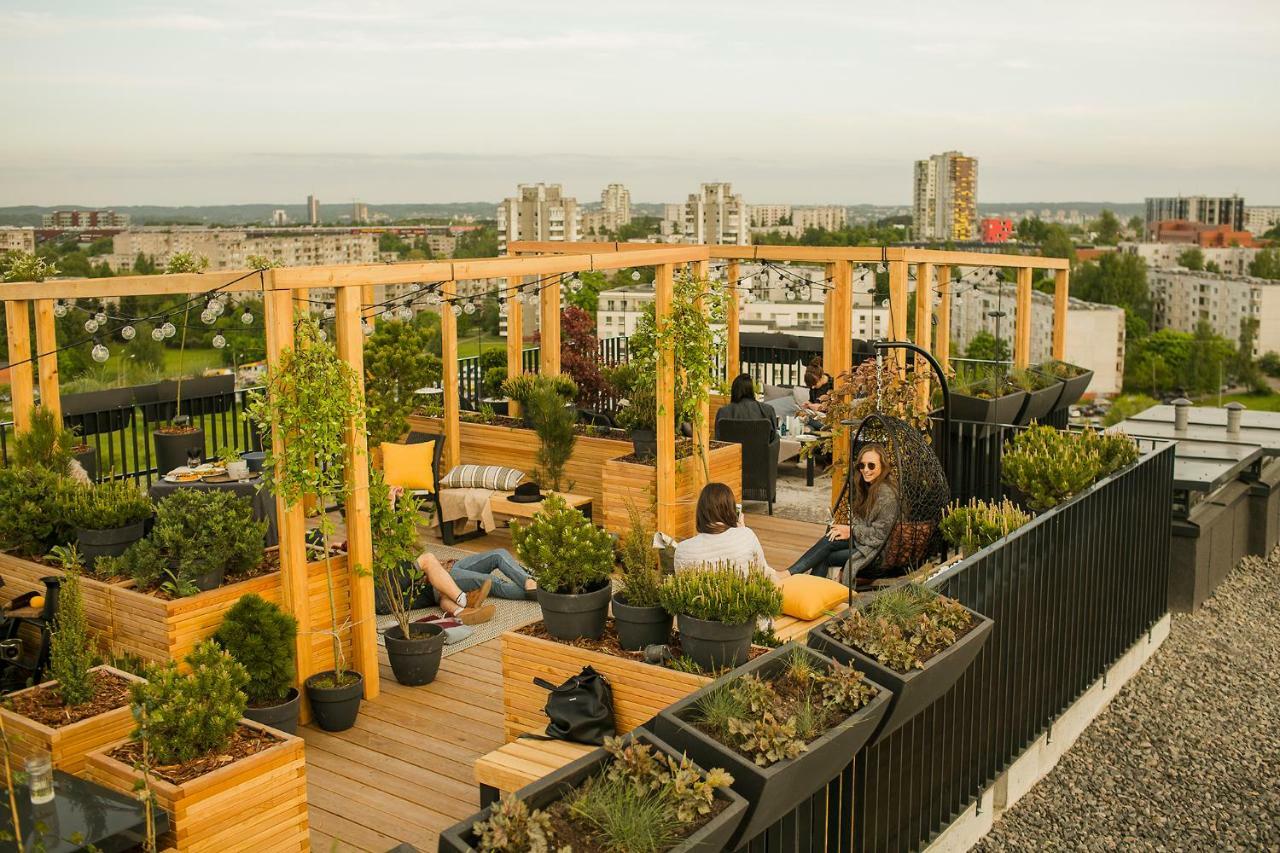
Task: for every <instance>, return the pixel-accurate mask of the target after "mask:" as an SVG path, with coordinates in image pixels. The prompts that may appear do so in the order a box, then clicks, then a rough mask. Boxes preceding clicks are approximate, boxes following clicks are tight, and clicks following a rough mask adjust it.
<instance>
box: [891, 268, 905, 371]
mask: <svg viewBox="0 0 1280 853" xmlns="http://www.w3.org/2000/svg"><path fill="white" fill-rule="evenodd" d="M908 310H909V308H908V306H907V262H906V261H889V340H891V341H905V340H908V338H907V311H908ZM894 359H895V360H896V361H897V363H898V367H899V368H902V367H905V366H906V364H907V353H906V350H894Z"/></svg>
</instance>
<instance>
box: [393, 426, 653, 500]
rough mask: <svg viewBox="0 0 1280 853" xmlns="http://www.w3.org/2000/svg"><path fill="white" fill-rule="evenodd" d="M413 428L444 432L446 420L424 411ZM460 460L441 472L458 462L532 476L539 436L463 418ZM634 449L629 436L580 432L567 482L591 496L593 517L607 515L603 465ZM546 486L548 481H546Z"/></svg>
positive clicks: (578, 490)
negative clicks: (497, 466)
mask: <svg viewBox="0 0 1280 853" xmlns="http://www.w3.org/2000/svg"><path fill="white" fill-rule="evenodd" d="M409 429H410V430H412V431H414V432H428V433H438V434H444V422H443V421H442V420H440V419H439V418H428V417H423V416H421V415H410V416H409ZM458 429H459V444H460V447H461V448H462V459H461V460H460V461H455V460H449V461H447V462H445V463H443V465H444V466H445V467H446V470H445V471H442V472H441V474H442V475H443V474H445V473H448V471H447V469H448V468H452V467H453V466H454V465H458V464H461V463H466V464H468V465H503V466H506V467H507V468H515V469H516V470H517V471H523V472H524V473H525V474H526V475H528V476H529V477H530V478H531V479H533V478H535V477H536V473H535V472H536V471H537V470H538V462H537V458H536V457H537V453H538V446H539V445H538V436H537V434H536V433H535V432H534V431H533V430H531V429H524V428H521V427H517V426H499V425H496V424H476V423H467V422H466V421H463V422H462V423H460V424H459V425H458ZM631 450H632V447H631V440H630V439H629V438H604V437H599V436H590V435H579V436H578V440H577V442H575V443H574V445H573V453H572V455H570V457H569V461H568V463H566V465H565V469H564V477H565V484H566V485H567V484H568V483H573V488H572V490H571V491H572V492H573V493H574V494H577V495H586V496H587V497H589V498H591V509H592V516H593V518H592V521H594V522H595V523H596V524H601V523H602V522H603V519H604V501H605V488H604V480H603V466H604V464H605V463H606V462H607V461H609V460H610V459H616V458H618V457H620V456H626V455H627V454H628V453H630V452H631ZM543 486H544V488H545V486H546V484H543Z"/></svg>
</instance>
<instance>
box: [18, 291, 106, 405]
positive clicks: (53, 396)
mask: <svg viewBox="0 0 1280 853" xmlns="http://www.w3.org/2000/svg"><path fill="white" fill-rule="evenodd" d="M53 303H54V300H52V299H37V300H36V366H37V369H38V370H39V373H40V405H41V406H43V407H44V408H46V409H48V410H49V411H50V412H52V413H53V418H54V420H55V421H57V422H59V423H61V422H62V392H61V391H60V390H59V388H58V352H57V350H58V327H57V325H56V322H55V319H54V315H53ZM119 357H120V356H118V355H117V358H119Z"/></svg>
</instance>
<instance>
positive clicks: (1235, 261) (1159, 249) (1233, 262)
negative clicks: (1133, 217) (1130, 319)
mask: <svg viewBox="0 0 1280 853" xmlns="http://www.w3.org/2000/svg"><path fill="white" fill-rule="evenodd" d="M1192 248H1199V249H1200V253H1201V254H1202V255H1204V262H1205V266H1206V267H1209V266H1210V265H1213V267H1216V271H1217V272H1221V273H1224V274H1226V275H1248V274H1249V265H1250V264H1252V263H1253V259H1254V258H1256V257H1257V256H1258V252H1259V251H1261V250H1260V249H1257V248H1253V247H1247V246H1226V247H1222V246H1207V247H1197V246H1188V245H1187V244H1185V243H1121V244H1120V246H1119V251H1121V252H1125V253H1127V254H1130V255H1137V256H1138V257H1140V258H1142V259H1143V260H1144V261H1146V262H1147V267H1148V268H1150V269H1182V268H1183V267H1182V264H1180V263H1178V258H1179V257H1181V255H1182V253H1183V252H1186V251H1187V250H1188V249H1192Z"/></svg>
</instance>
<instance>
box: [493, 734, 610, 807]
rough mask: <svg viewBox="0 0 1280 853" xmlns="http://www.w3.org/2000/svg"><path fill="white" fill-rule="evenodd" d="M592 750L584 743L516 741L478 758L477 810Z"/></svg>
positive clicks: (591, 747)
mask: <svg viewBox="0 0 1280 853" xmlns="http://www.w3.org/2000/svg"><path fill="white" fill-rule="evenodd" d="M534 734H541V732H535V733H534ZM593 749H595V747H594V746H589V745H587V744H585V743H570V742H569V741H565V740H534V739H532V738H530V739H522V738H518V739H516V740H513V741H511V743H507V744H503V745H502V746H500V747H498V748H497V749H495V750H494V751H493V752H490V753H488V754H487V755H482V756H480V758H479V759H477V760H476V770H475V772H476V783H477V784H478V785H479V786H480V808H484V807H485V806H487V805H489V804H490V803H492V802H493V801H494V800H496V799H498V796H499V794H509V793H512V792H513V791H518V790H520V789H521V788H523V787H524V786H525V785H528V784H529V783H530V782H535V781H537V780H538V779H541V778H542V777H543V776H546V775H547V774H548V773H554V772H555V771H556V770H559V769H560V768H561V767H564V766H565V765H566V764H568V763H569V762H570V761H573V760H574V759H575V758H581V757H582V756H584V755H586V754H587V753H588V752H591V751H592V750H593Z"/></svg>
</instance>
